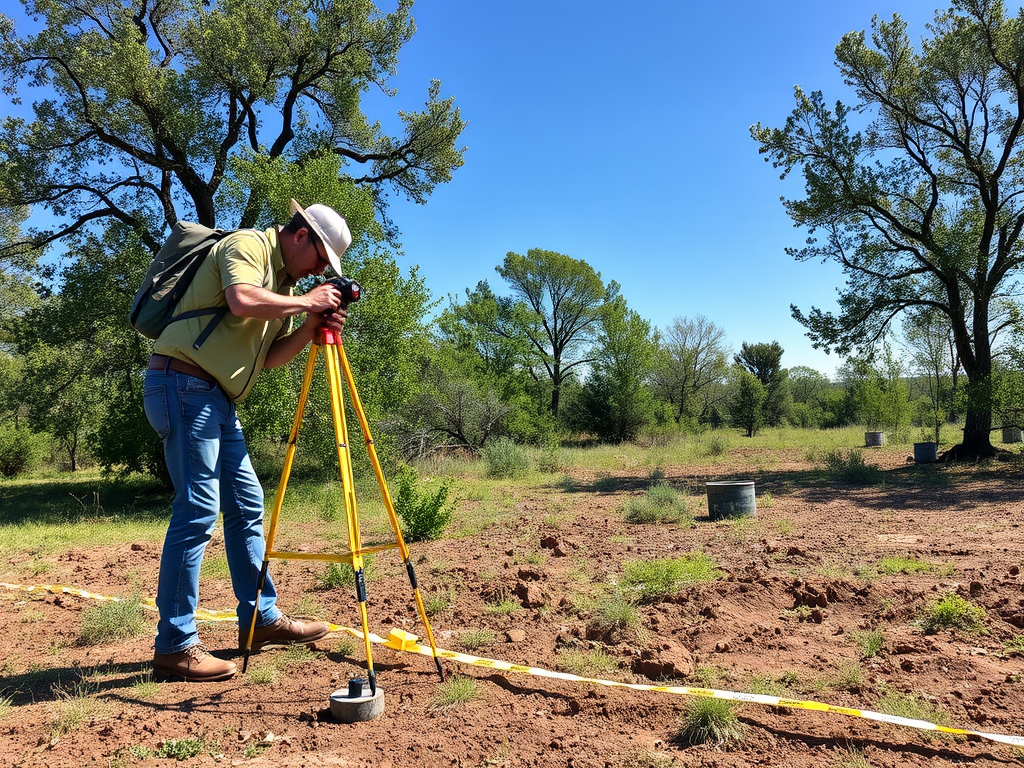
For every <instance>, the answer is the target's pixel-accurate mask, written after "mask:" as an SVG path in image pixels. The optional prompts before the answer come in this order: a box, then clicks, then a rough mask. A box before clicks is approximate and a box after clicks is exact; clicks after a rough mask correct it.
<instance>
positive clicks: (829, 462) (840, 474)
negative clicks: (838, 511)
mask: <svg viewBox="0 0 1024 768" xmlns="http://www.w3.org/2000/svg"><path fill="white" fill-rule="evenodd" d="M821 463H822V464H824V466H825V470H826V471H827V472H828V474H829V475H830V476H831V477H832V478H833V479H834V480H839V481H841V482H844V483H854V484H858V485H874V484H876V483H878V482H879V481H880V480H881V476H882V473H881V470H879V469H878V467H875V466H872V465H871V464H868V463H867V462H866V461H864V454H863V453H862V452H861V451H858V450H850V451H841V450H835V451H828V452H827V453H826V454H825V455H824V456H822V458H821Z"/></svg>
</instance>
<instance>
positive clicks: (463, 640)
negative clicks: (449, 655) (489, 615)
mask: <svg viewBox="0 0 1024 768" xmlns="http://www.w3.org/2000/svg"><path fill="white" fill-rule="evenodd" d="M494 640H495V634H494V632H492V631H491V630H489V629H468V630H466V631H465V632H463V633H462V634H461V635H459V645H461V646H462V647H463V648H464V649H465V650H467V651H475V650H477V649H478V648H482V647H484V646H485V645H490V644H491V643H493V642H494Z"/></svg>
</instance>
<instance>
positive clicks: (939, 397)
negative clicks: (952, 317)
mask: <svg viewBox="0 0 1024 768" xmlns="http://www.w3.org/2000/svg"><path fill="white" fill-rule="evenodd" d="M903 335H904V338H905V339H906V342H907V347H908V348H909V350H910V359H911V363H912V364H913V366H914V368H915V369H916V372H917V374H918V378H919V379H920V380H921V382H922V384H923V389H924V396H925V397H926V398H927V402H928V416H929V418H928V421H929V422H931V426H932V427H933V428H934V430H935V442H936V443H938V442H939V438H940V436H941V434H942V423H943V422H944V421H945V420H946V418H945V409H946V407H947V406H948V404H949V402H950V400H951V397H950V396H951V395H952V387H951V386H950V385H949V383H948V381H947V376H946V374H947V372H948V371H949V370H950V368H951V367H952V365H953V360H952V355H951V349H950V328H949V323H948V322H946V319H945V317H944V316H943V315H942V314H941V313H939V312H938V311H936V310H934V309H932V308H930V307H926V308H923V309H921V310H918V311H915V312H913V313H912V314H911V315H910V316H909V317H908V318H907V322H906V323H904V326H903Z"/></svg>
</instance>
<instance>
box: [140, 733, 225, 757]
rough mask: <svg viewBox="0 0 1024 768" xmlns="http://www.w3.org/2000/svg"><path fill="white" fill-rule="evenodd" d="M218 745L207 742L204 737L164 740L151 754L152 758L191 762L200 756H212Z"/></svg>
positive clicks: (213, 742)
mask: <svg viewBox="0 0 1024 768" xmlns="http://www.w3.org/2000/svg"><path fill="white" fill-rule="evenodd" d="M219 746H220V745H219V744H218V743H217V742H215V741H208V740H207V738H206V736H199V737H196V738H192V739H165V740H164V742H163V743H162V744H161V745H160V746H159V747H157V749H156V751H154V752H153V757H170V758H174V759H175V760H191V759H192V758H193V757H199V756H200V755H209V754H212V753H213V752H214V751H215V750H216V749H217V748H218V747H219Z"/></svg>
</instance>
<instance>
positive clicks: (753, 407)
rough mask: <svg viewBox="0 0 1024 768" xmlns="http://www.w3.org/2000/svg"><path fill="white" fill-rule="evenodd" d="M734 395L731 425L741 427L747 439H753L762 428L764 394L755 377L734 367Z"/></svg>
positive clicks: (760, 384) (740, 368) (762, 386)
mask: <svg viewBox="0 0 1024 768" xmlns="http://www.w3.org/2000/svg"><path fill="white" fill-rule="evenodd" d="M735 371H736V378H737V386H736V394H735V395H734V396H733V401H732V408H731V409H730V414H731V416H732V425H733V426H734V427H742V428H743V429H745V430H746V432H747V437H753V436H754V435H756V434H757V433H758V430H760V429H761V427H762V426H764V403H765V398H766V394H767V393H766V392H765V388H764V384H762V383H761V382H760V381H759V380H758V378H757V376H755V375H754V374H752V373H751V372H750V371H748V370H746V369H745V368H743V367H741V366H739V365H737V366H736V369H735Z"/></svg>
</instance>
